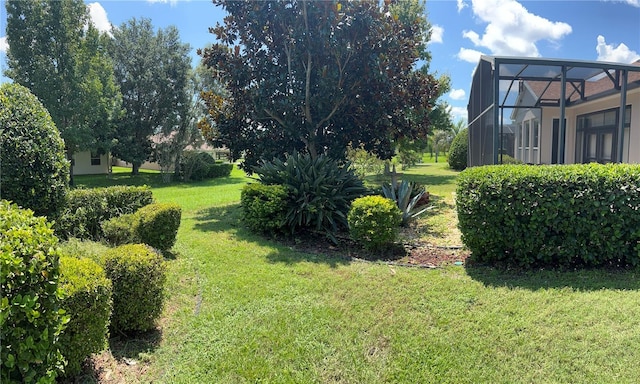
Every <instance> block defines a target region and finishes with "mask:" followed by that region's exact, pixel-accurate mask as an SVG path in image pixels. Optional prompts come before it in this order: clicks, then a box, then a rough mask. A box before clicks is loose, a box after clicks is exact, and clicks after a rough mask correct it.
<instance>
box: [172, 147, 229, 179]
mask: <svg viewBox="0 0 640 384" xmlns="http://www.w3.org/2000/svg"><path fill="white" fill-rule="evenodd" d="M231 170H233V164H220V163H216V160H215V159H214V158H213V156H211V155H210V154H208V153H206V152H193V151H190V152H185V153H184V154H183V156H182V159H181V161H180V178H181V179H182V180H185V181H200V180H205V179H212V178H216V177H226V176H229V175H230V174H231Z"/></svg>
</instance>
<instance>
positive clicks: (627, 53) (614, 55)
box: [596, 35, 640, 64]
mask: <svg viewBox="0 0 640 384" xmlns="http://www.w3.org/2000/svg"><path fill="white" fill-rule="evenodd" d="M596 52H598V58H597V60H598V61H612V62H615V63H624V64H630V63H633V62H634V61H636V60H638V59H640V54H638V52H635V51H632V50H631V49H629V47H627V46H626V45H625V44H624V43H620V44H618V46H617V47H614V45H613V44H607V42H606V41H605V39H604V36H602V35H599V36H598V44H597V45H596Z"/></svg>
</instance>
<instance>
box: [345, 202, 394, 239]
mask: <svg viewBox="0 0 640 384" xmlns="http://www.w3.org/2000/svg"><path fill="white" fill-rule="evenodd" d="M348 220H349V230H350V231H351V237H352V238H353V239H354V240H355V241H357V242H359V243H361V244H362V245H363V246H364V247H365V248H366V249H369V250H375V249H384V248H387V247H388V246H390V245H391V244H393V242H394V241H395V240H396V237H397V233H398V226H399V225H400V221H401V212H400V210H399V209H398V207H397V206H396V203H395V202H394V201H393V200H390V199H387V198H385V197H382V196H365V197H361V198H358V199H355V200H354V201H353V204H352V205H351V210H350V211H349V216H348Z"/></svg>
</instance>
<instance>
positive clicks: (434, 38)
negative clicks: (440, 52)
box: [429, 25, 444, 43]
mask: <svg viewBox="0 0 640 384" xmlns="http://www.w3.org/2000/svg"><path fill="white" fill-rule="evenodd" d="M443 35H444V28H442V27H441V26H439V25H433V26H432V27H431V39H430V40H429V42H430V43H442V36H443Z"/></svg>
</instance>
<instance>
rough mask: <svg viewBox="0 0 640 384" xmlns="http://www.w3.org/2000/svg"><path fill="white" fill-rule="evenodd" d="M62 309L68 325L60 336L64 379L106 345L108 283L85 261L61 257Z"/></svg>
mask: <svg viewBox="0 0 640 384" xmlns="http://www.w3.org/2000/svg"><path fill="white" fill-rule="evenodd" d="M60 273H61V274H60V287H61V289H62V292H63V297H64V298H63V300H62V303H61V306H62V309H64V310H65V312H66V314H67V315H68V316H69V323H67V327H66V329H65V330H64V331H63V332H62V334H61V335H60V352H62V355H63V356H64V358H65V359H66V360H67V366H66V367H65V370H64V376H66V377H73V376H75V375H77V374H78V373H79V372H80V369H81V367H82V362H83V361H84V360H85V359H86V358H87V357H89V356H90V355H91V354H92V353H96V352H100V351H102V350H103V349H105V348H106V346H107V336H108V331H109V318H110V317H111V280H109V279H107V276H106V275H105V273H104V270H103V269H102V267H100V266H99V265H98V264H96V262H94V261H92V260H91V259H88V258H82V259H79V258H76V257H70V256H63V257H61V258H60Z"/></svg>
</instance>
